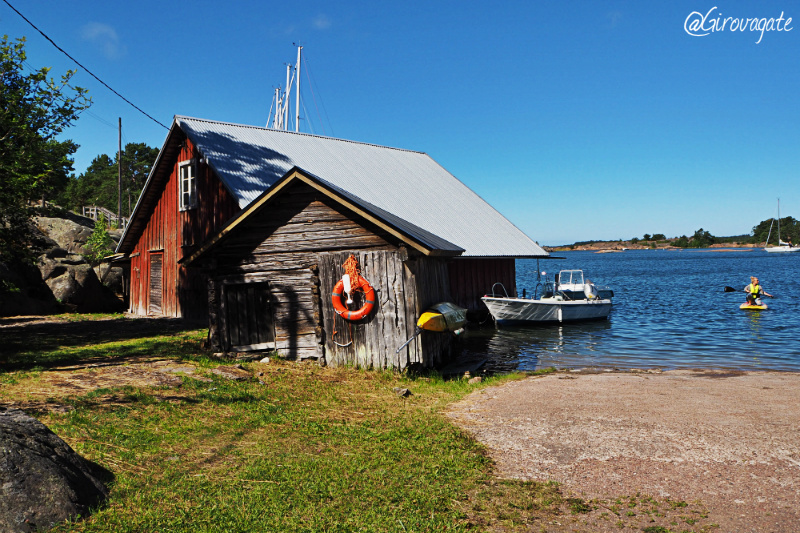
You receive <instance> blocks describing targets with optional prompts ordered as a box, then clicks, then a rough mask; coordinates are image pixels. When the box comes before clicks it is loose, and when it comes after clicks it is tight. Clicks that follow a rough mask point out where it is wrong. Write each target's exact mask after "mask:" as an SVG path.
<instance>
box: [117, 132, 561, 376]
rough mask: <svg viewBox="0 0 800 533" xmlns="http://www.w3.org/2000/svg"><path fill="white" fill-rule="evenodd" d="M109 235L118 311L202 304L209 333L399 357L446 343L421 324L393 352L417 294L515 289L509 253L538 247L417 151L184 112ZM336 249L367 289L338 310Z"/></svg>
mask: <svg viewBox="0 0 800 533" xmlns="http://www.w3.org/2000/svg"><path fill="white" fill-rule="evenodd" d="M117 251H118V252H120V253H123V254H125V256H126V257H128V258H129V259H130V267H131V268H130V272H131V273H130V276H131V278H130V285H131V289H130V311H131V312H132V313H135V314H139V315H156V316H158V315H161V316H171V317H187V318H206V317H208V319H209V326H210V340H211V342H212V345H214V346H215V347H216V348H219V349H226V350H230V349H249V348H253V349H270V348H274V349H278V350H281V351H284V352H285V353H287V354H288V355H293V356H297V357H317V358H323V359H325V360H327V361H328V362H329V363H334V364H335V363H352V364H357V365H361V366H380V367H399V368H403V367H405V366H407V365H408V364H411V363H414V362H419V363H422V364H424V365H427V366H433V365H436V364H439V363H441V362H442V361H443V360H444V359H446V358H447V356H448V354H449V348H450V344H451V343H450V342H449V340H448V339H445V338H443V337H441V336H439V337H436V336H433V335H422V336H421V338H420V339H419V340H418V341H416V342H412V343H410V344H409V346H408V347H407V348H406V350H405V351H404V352H402V353H400V354H398V355H395V354H394V353H393V352H394V350H395V348H396V347H397V346H399V344H401V343H402V342H404V341H405V340H406V339H407V338H408V337H409V336H410V335H411V334H413V325H414V322H415V317H416V316H418V315H419V313H421V312H422V311H424V310H425V307H426V306H428V305H431V304H434V303H436V302H437V301H441V300H448V301H453V302H454V303H457V304H459V305H461V306H462V307H466V308H468V309H470V310H471V311H481V310H483V309H485V308H483V304H482V302H481V301H480V296H481V295H483V294H485V293H486V292H487V291H488V290H489V289H490V288H491V286H492V284H493V283H495V282H498V281H500V282H502V283H503V284H504V285H505V287H506V288H507V289H508V290H509V291H511V292H513V291H515V268H514V259H515V258H518V257H546V256H547V255H548V254H547V252H545V251H544V250H543V249H541V248H540V247H539V246H538V245H537V244H536V243H535V242H533V241H532V240H531V239H530V238H529V237H527V236H526V235H525V234H524V233H522V232H521V231H520V230H519V229H517V228H516V227H515V226H514V225H513V224H511V223H510V222H509V221H508V220H507V219H505V218H504V217H503V216H502V215H500V214H499V213H498V212H497V211H496V210H494V209H493V208H492V207H491V206H489V205H488V204H486V202H484V201H483V200H482V199H481V198H480V197H478V196H477V195H475V194H474V193H473V192H472V191H471V190H470V189H469V188H467V187H466V186H465V185H464V184H463V183H461V182H459V181H458V180H457V179H456V178H455V177H453V176H452V175H451V174H449V173H448V172H447V171H446V170H444V169H443V168H442V167H441V166H440V165H438V164H437V163H436V162H435V161H434V160H433V159H431V158H430V157H429V156H428V155H426V154H424V153H420V152H413V151H408V150H398V149H394V148H386V147H381V146H375V145H369V144H363V143H355V142H350V141H343V140H339V139H331V138H326V137H318V136H313V135H306V134H298V133H290V132H285V131H277V130H269V129H264V128H255V127H250V126H241V125H235V124H227V123H221V122H213V121H206V120H199V119H192V118H187V117H176V118H175V120H174V122H173V124H172V127H171V129H170V132H169V134H168V136H167V139H166V141H165V143H164V146H163V148H162V150H161V152H160V154H159V157H158V159H157V161H156V163H155V164H154V166H153V170H152V171H151V174H150V176H149V178H148V181H147V184H146V185H145V188H144V190H143V192H142V195H141V197H140V199H139V202H138V203H137V206H136V209H135V210H134V213H133V215H132V217H131V222H130V224H129V225H128V227H127V229H126V232H125V234H124V236H123V238H122V240H121V242H120V245H119V247H118V249H117ZM349 253H355V254H356V255H357V256H358V257H359V259H360V261H361V262H362V263H363V265H362V266H363V268H364V275H365V277H367V278H368V279H369V276H370V275H371V276H373V277H374V278H375V279H374V280H370V281H371V282H374V283H373V285H374V286H376V290H377V292H378V294H379V300H380V305H379V306H378V308H377V309H376V311H375V313H374V316H372V317H369V318H368V319H367V320H365V321H362V322H360V323H358V324H337V320H341V317H338V318H337V317H336V316H334V315H333V314H331V311H330V299H329V293H330V289H331V287H332V284H333V283H335V281H336V279H337V277H340V276H341V272H339V271H338V269H339V268H340V263H337V262H340V261H342V257H346V256H347V255H348V254H349ZM290 300H291V301H290ZM354 328H355V329H354ZM344 329H346V331H347V333H348V335H349V337H348V342H351V344H347V345H346V346H344V347H343V346H342V344H346V343H344V342H338V340H337V338H336V335H337V334H339V335H342V334H341V331H343V330H344ZM267 330H268V331H267ZM264 331H267V333H264ZM353 332H354V333H353Z"/></svg>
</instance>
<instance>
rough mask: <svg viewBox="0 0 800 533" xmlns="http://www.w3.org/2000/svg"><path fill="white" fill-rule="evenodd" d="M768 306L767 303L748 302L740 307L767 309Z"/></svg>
mask: <svg viewBox="0 0 800 533" xmlns="http://www.w3.org/2000/svg"><path fill="white" fill-rule="evenodd" d="M766 308H767V304H761V305H756V304H749V303H747V302H745V303H743V304H742V305H740V306H739V309H766Z"/></svg>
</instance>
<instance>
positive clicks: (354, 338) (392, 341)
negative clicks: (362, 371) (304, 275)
mask: <svg viewBox="0 0 800 533" xmlns="http://www.w3.org/2000/svg"><path fill="white" fill-rule="evenodd" d="M350 254H351V252H332V253H321V254H320V256H319V278H320V285H321V286H322V287H323V300H322V317H323V329H324V330H325V332H326V337H325V360H326V362H327V363H328V364H330V365H352V366H358V367H361V368H405V367H406V366H407V365H408V362H409V361H419V360H420V359H421V353H420V346H419V342H412V343H411V344H409V345H408V347H406V348H405V349H404V350H402V351H401V353H400V354H397V353H396V352H397V349H398V348H399V347H400V345H401V344H403V342H405V341H406V339H408V338H409V337H411V335H412V334H413V333H414V324H415V315H414V313H415V312H416V305H415V300H416V299H415V298H414V297H413V296H412V298H411V302H412V305H411V307H409V305H408V301H407V296H408V294H409V292H410V293H412V295H413V292H414V287H413V284H412V285H411V286H409V285H407V283H408V282H409V280H408V279H407V276H406V274H405V268H404V266H403V261H402V259H403V255H402V253H401V252H400V251H398V250H394V251H392V250H376V251H353V252H352V254H353V255H354V256H355V257H356V260H357V261H358V264H359V266H360V267H361V275H362V276H363V277H364V278H365V279H366V280H367V281H368V282H369V283H370V285H371V286H372V288H373V289H374V290H375V298H376V301H375V306H374V307H373V309H372V312H371V313H370V314H369V315H368V316H367V317H365V318H364V319H362V320H357V321H351V320H346V319H344V318H342V317H341V316H339V315H338V314H336V312H335V311H334V308H333V304H332V292H333V287H334V286H335V285H336V283H338V281H339V280H340V279H341V278H342V275H343V274H344V273H345V272H344V268H343V267H342V265H343V264H344V262H345V261H346V260H347V258H348V257H349V256H350ZM353 299H354V303H353V304H351V305H350V306H349V308H350V309H354V310H355V309H358V308H360V306H361V305H362V304H363V294H361V293H356V294H355V295H354V298H353Z"/></svg>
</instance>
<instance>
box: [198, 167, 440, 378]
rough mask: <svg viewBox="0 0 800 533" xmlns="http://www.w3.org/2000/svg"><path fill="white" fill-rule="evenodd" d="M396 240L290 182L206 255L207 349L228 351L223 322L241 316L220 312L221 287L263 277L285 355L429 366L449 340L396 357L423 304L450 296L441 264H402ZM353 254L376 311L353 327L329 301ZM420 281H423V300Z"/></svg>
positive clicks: (418, 342) (424, 343) (429, 338)
mask: <svg viewBox="0 0 800 533" xmlns="http://www.w3.org/2000/svg"><path fill="white" fill-rule="evenodd" d="M399 244H400V243H399V241H398V240H397V239H396V238H395V237H393V236H391V235H389V234H388V233H386V232H385V231H383V230H381V229H380V228H378V227H377V226H375V225H374V224H371V223H369V222H368V221H366V220H364V219H362V218H360V217H359V216H357V215H355V214H354V213H351V212H349V211H348V210H346V209H345V208H343V207H342V206H340V205H339V204H337V203H336V202H334V201H333V200H331V199H330V198H328V197H327V196H325V195H324V194H322V193H320V192H319V191H316V190H315V189H313V188H312V187H309V186H308V185H306V184H303V183H299V182H298V183H295V184H292V185H291V186H290V188H289V189H287V190H286V191H284V192H282V193H281V196H280V198H279V201H278V200H276V201H275V202H274V204H273V205H270V206H269V207H268V208H266V209H263V210H262V211H261V212H259V213H256V214H254V215H252V216H251V218H250V219H249V220H247V221H245V222H243V223H242V224H241V225H240V226H239V227H237V228H236V232H234V233H232V234H231V235H230V236H228V237H227V238H226V239H225V240H224V241H222V242H221V243H220V245H219V246H218V247H217V248H216V249H214V251H213V253H212V256H213V260H214V261H215V267H214V269H215V272H216V274H215V276H214V280H213V284H212V286H211V289H210V290H209V291H208V295H209V306H210V307H212V309H211V313H210V314H211V322H212V323H211V331H210V339H211V342H212V345H214V346H221V347H223V348H225V349H229V348H230V347H231V346H232V345H231V342H230V339H228V338H227V337H226V332H227V331H228V329H229V328H230V325H229V321H231V320H244V318H243V315H242V314H241V313H238V312H237V313H236V318H234V313H233V312H231V311H230V310H228V309H226V301H225V297H224V293H225V291H226V286H229V285H231V284H237V283H245V282H255V281H258V280H260V281H267V282H268V283H269V291H270V306H271V309H272V312H273V315H274V324H275V344H276V347H277V349H278V350H280V351H282V352H283V353H285V354H286V355H288V356H290V357H299V358H302V357H321V356H322V355H323V354H324V356H325V359H326V361H327V362H328V363H329V364H352V365H357V366H360V367H366V368H405V367H407V366H408V365H409V364H412V363H422V364H425V365H428V366H432V365H433V364H436V363H437V362H438V361H439V360H440V359H441V358H442V357H443V356H444V357H446V356H447V354H448V348H449V346H450V340H449V338H448V337H447V336H446V335H438V334H428V333H427V332H426V333H424V334H423V335H421V336H420V337H418V338H417V339H415V340H414V341H413V342H411V343H410V344H409V345H408V346H407V347H406V348H404V349H403V350H402V351H401V352H400V353H399V354H397V353H396V352H397V348H398V347H399V346H400V345H402V344H403V343H404V342H405V341H406V340H407V339H409V338H410V337H411V336H412V335H413V334H414V331H415V326H416V319H417V317H418V316H419V314H420V313H421V312H422V311H424V310H425V309H426V308H427V307H426V306H429V305H432V304H434V303H437V302H439V301H443V300H446V299H447V297H448V296H449V284H448V272H447V266H446V263H445V260H443V259H430V258H419V259H416V260H415V259H412V260H410V261H409V262H408V264H409V265H410V266H407V265H406V264H405V263H404V261H405V260H407V259H408V253H407V251H406V249H405V248H403V247H400V246H399ZM350 253H353V254H355V255H356V257H357V258H358V260H359V262H360V264H361V268H362V275H363V276H364V277H365V278H367V279H368V280H369V281H370V283H371V284H372V286H373V287H374V288H375V290H376V296H377V302H376V304H375V308H374V310H373V312H372V313H371V314H370V316H369V317H367V318H366V319H365V320H363V321H359V322H348V321H346V320H344V319H342V318H341V317H339V316H338V315H336V314H335V312H334V311H333V306H332V303H331V292H332V290H333V287H334V285H335V284H336V282H338V281H339V279H341V277H342V274H343V273H344V271H343V268H342V264H343V263H344V261H345V260H346V259H347V257H348V256H349V255H350ZM419 283H422V284H423V285H424V289H422V290H424V291H425V296H424V297H422V298H420V297H419V295H418V284H419ZM356 305H360V303H358V302H357V304H356ZM353 308H357V307H353ZM248 320H249V319H248ZM351 339H353V340H354V342H353V343H352V344H349V343H350V341H351ZM343 345H344V346H343ZM443 354H444V355H443Z"/></svg>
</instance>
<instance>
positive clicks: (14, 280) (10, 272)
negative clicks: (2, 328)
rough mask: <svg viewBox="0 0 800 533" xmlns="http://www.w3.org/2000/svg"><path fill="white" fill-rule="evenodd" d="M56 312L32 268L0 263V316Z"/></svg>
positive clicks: (56, 309)
mask: <svg viewBox="0 0 800 533" xmlns="http://www.w3.org/2000/svg"><path fill="white" fill-rule="evenodd" d="M58 309H59V307H58V302H57V301H56V299H55V297H54V296H53V293H52V291H51V290H50V287H48V286H47V285H46V284H45V282H44V281H43V280H42V276H41V274H40V273H39V270H38V269H37V268H36V265H32V264H29V263H22V264H16V265H14V266H11V265H8V264H6V263H3V262H2V261H0V316H16V315H50V314H53V313H57V312H58Z"/></svg>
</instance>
